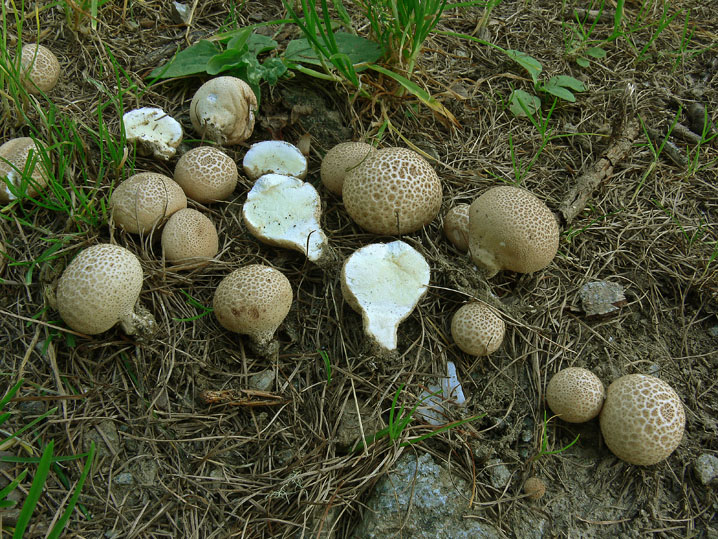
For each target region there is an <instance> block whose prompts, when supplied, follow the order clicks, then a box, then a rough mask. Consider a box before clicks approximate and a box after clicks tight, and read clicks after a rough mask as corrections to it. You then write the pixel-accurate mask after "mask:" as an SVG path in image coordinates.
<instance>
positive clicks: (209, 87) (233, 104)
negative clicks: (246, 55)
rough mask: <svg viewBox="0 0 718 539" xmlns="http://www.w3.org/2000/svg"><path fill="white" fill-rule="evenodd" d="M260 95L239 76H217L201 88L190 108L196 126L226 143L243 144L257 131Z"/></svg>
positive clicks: (217, 140) (214, 139)
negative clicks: (258, 96)
mask: <svg viewBox="0 0 718 539" xmlns="http://www.w3.org/2000/svg"><path fill="white" fill-rule="evenodd" d="M256 110H257V96H255V95H254V92H253V91H252V88H251V87H250V86H249V84H247V83H246V82H244V81H243V80H242V79H238V78H237V77H230V76H224V77H216V78H214V79H210V80H208V81H207V82H205V83H204V84H203V85H202V86H200V87H199V89H198V90H197V92H196V93H195V94H194V97H193V98H192V102H191V103H190V107H189V117H190V120H191V121H192V127H194V129H195V131H197V132H198V133H199V134H200V135H202V136H203V137H206V138H208V139H209V140H213V141H215V142H218V143H219V144H223V145H234V144H239V143H240V142H244V141H245V140H247V139H248V138H249V137H250V136H251V134H252V131H253V130H254V116H255V112H256Z"/></svg>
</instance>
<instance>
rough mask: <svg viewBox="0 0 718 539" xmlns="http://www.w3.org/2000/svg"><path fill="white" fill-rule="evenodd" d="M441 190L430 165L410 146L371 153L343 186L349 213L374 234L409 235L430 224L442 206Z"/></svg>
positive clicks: (351, 173)
mask: <svg viewBox="0 0 718 539" xmlns="http://www.w3.org/2000/svg"><path fill="white" fill-rule="evenodd" d="M441 193H442V188H441V181H440V180H439V177H438V176H437V175H436V172H435V171H434V169H433V168H432V167H431V165H430V164H429V163H428V162H427V161H426V160H425V159H424V158H423V157H421V156H420V155H419V154H418V153H416V152H415V151H413V150H409V149H407V148H384V149H382V150H378V151H377V152H375V153H372V155H370V156H369V157H367V159H366V160H364V161H363V162H362V163H361V164H360V165H359V166H357V167H356V168H354V169H352V170H351V171H350V172H349V173H348V174H347V175H346V177H345V178H344V185H343V187H342V197H343V199H344V206H345V208H346V210H347V213H348V214H349V216H350V217H351V218H352V219H353V220H354V222H356V223H357V224H358V225H359V226H360V227H362V228H363V229H365V230H368V231H369V232H372V233H374V234H407V233H410V232H415V231H416V230H419V229H420V228H421V227H423V226H424V225H426V224H429V223H430V222H431V221H432V220H433V219H434V218H435V217H436V216H437V214H438V213H439V209H440V208H441Z"/></svg>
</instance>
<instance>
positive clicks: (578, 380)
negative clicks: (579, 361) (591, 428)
mask: <svg viewBox="0 0 718 539" xmlns="http://www.w3.org/2000/svg"><path fill="white" fill-rule="evenodd" d="M605 398H606V390H605V389H604V387H603V383H602V382H601V380H600V379H599V378H598V376H596V375H595V374H593V373H592V372H591V371H589V370H588V369H582V368H581V367H568V368H566V369H562V370H560V371H558V372H557V373H556V374H554V375H553V376H552V377H551V381H549V383H548V386H546V403H547V404H548V406H549V408H551V411H552V412H553V413H554V414H556V415H557V416H558V417H559V418H560V419H562V420H563V421H566V422H568V423H585V422H586V421H591V420H592V419H593V418H594V417H596V416H597V415H598V413H599V412H600V411H601V407H602V406H603V401H604V399H605Z"/></svg>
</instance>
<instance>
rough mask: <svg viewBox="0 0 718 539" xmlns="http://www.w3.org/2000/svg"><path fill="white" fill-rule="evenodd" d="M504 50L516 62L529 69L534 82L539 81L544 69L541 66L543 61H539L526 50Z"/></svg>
mask: <svg viewBox="0 0 718 539" xmlns="http://www.w3.org/2000/svg"><path fill="white" fill-rule="evenodd" d="M504 52H505V53H506V55H507V56H508V57H509V58H511V59H512V60H513V61H514V62H516V63H517V64H519V65H520V66H521V67H523V68H524V69H525V70H526V71H528V73H529V75H530V76H531V79H532V80H533V82H534V84H537V83H538V76H539V75H540V74H541V71H543V67H541V62H539V61H538V60H537V59H536V58H534V57H533V56H529V55H528V54H526V53H525V52H521V51H516V50H512V49H509V50H506V51H504Z"/></svg>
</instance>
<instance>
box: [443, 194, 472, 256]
mask: <svg viewBox="0 0 718 539" xmlns="http://www.w3.org/2000/svg"><path fill="white" fill-rule="evenodd" d="M444 235H445V236H446V238H447V239H448V240H449V241H450V242H451V243H452V244H453V246H454V247H456V248H457V249H458V250H459V251H462V252H464V253H465V252H466V251H468V250H469V205H468V204H457V205H456V206H454V207H453V208H451V209H450V210H449V211H447V212H446V215H444Z"/></svg>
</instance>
